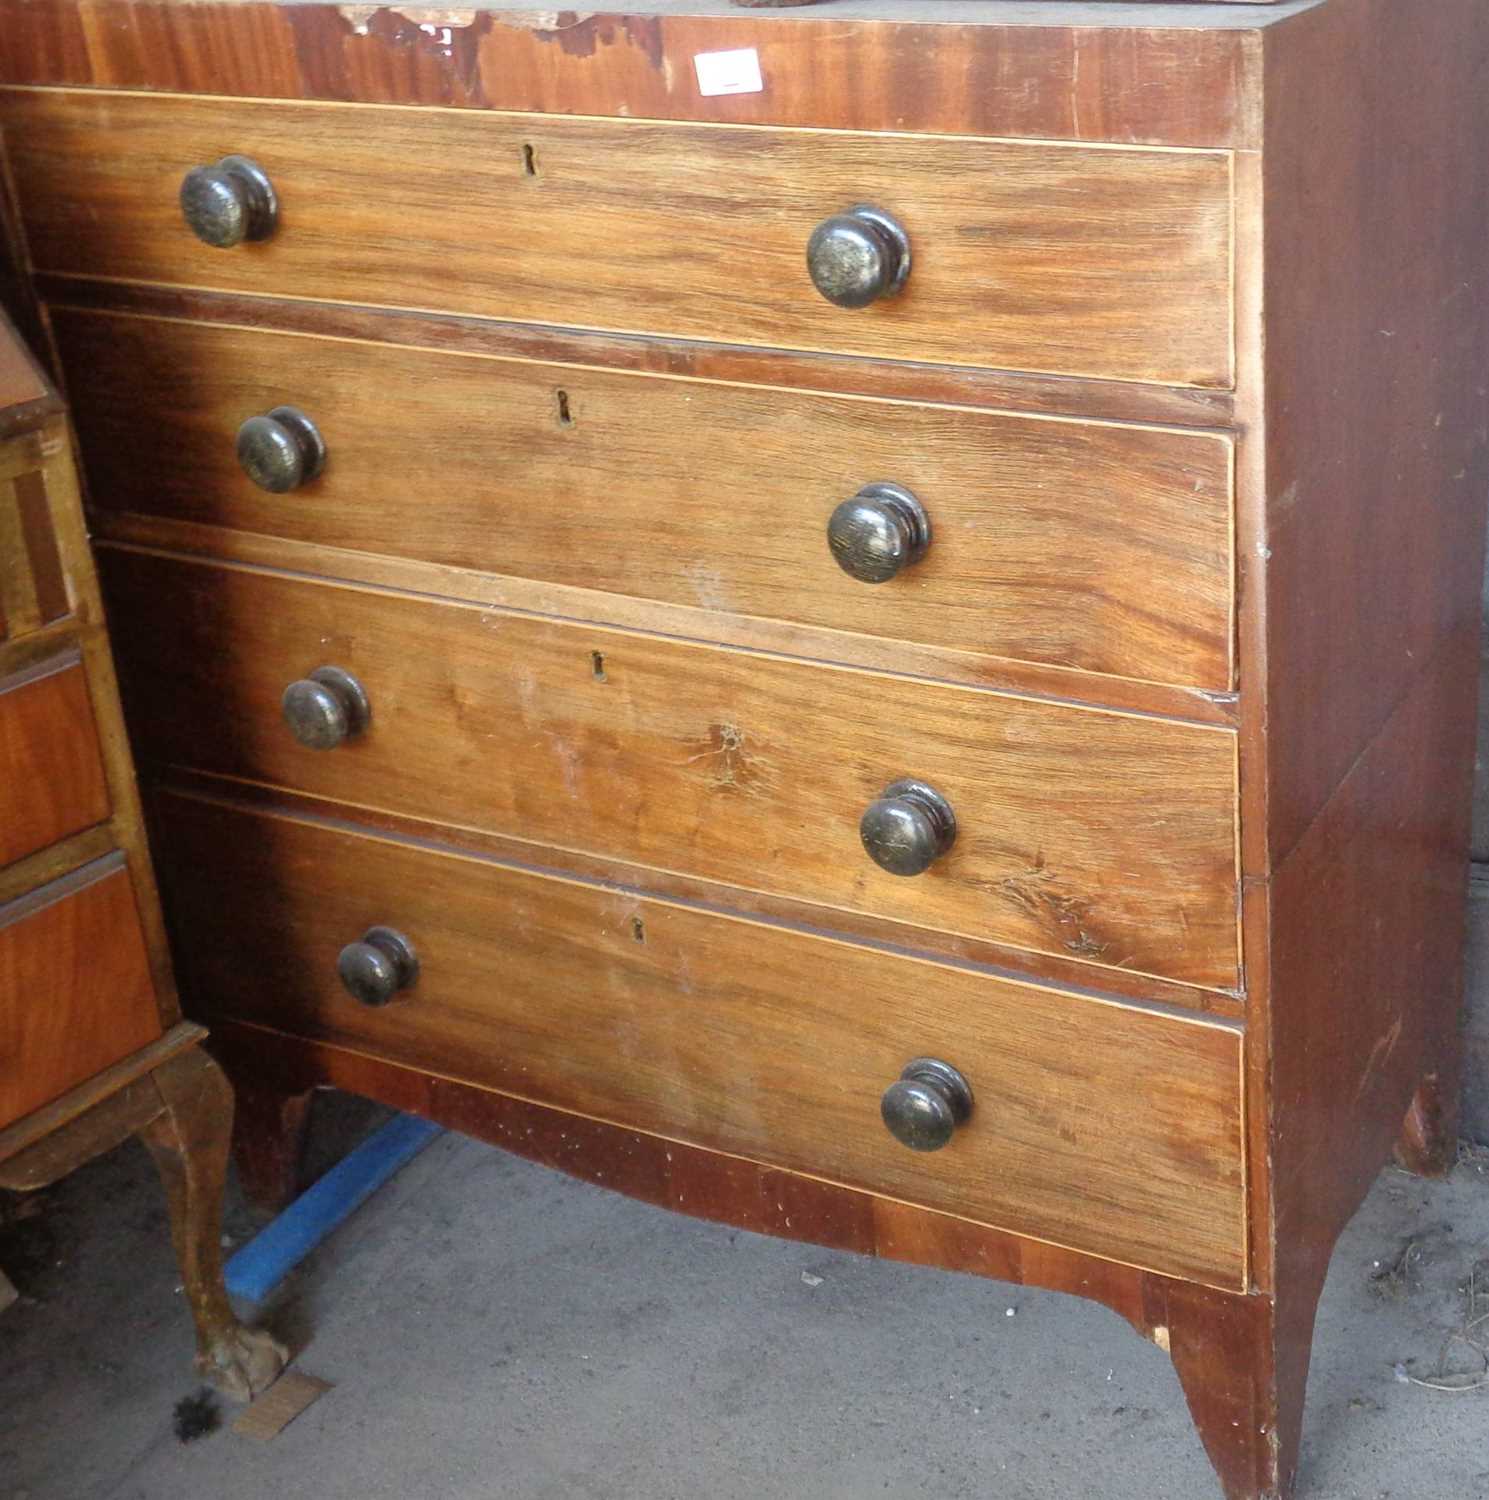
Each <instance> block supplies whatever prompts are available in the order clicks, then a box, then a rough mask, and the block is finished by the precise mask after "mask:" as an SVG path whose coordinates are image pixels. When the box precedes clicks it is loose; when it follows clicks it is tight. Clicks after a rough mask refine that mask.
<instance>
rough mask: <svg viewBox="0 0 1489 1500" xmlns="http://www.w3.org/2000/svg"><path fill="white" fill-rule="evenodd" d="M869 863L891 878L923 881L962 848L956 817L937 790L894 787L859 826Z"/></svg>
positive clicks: (911, 784)
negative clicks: (952, 850)
mask: <svg viewBox="0 0 1489 1500" xmlns="http://www.w3.org/2000/svg"><path fill="white" fill-rule="evenodd" d="M858 833H859V837H860V838H862V839H863V847H864V848H865V849H867V850H868V852H869V858H870V859H872V860H873V861H874V863H875V864H876V865H878V866H879V868H880V869H881V870H888V871H889V873H890V874H891V875H923V874H925V872H926V871H927V870H928V869H930V867H931V866H932V865H933V864H934V863H935V862H936V861H937V860H938V859H940V858H941V856H942V855H943V854H945V853H946V851H947V850H948V849H950V848H951V846H952V845H953V844H954V843H955V842H956V815H955V814H954V813H953V812H952V810H951V804H950V803H949V802H948V801H947V800H946V798H945V797H943V796H942V795H941V794H940V792H938V791H936V790H935V788H934V787H928V786H927V785H926V784H925V783H924V782H923V781H914V780H911V779H906V780H904V781H894V782H891V783H890V784H889V785H888V786H887V787H885V788H884V795H883V796H882V797H880V798H878V799H877V800H876V801H874V802H871V803H869V805H868V807H867V808H866V809H865V810H864V815H863V817H862V818H861V819H860V820H859V824H858Z"/></svg>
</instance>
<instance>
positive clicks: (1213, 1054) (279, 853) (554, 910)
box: [159, 795, 1245, 1286]
mask: <svg viewBox="0 0 1489 1500" xmlns="http://www.w3.org/2000/svg"><path fill="white" fill-rule="evenodd" d="M159 811H160V814H161V817H160V828H161V832H162V834H163V836H164V839H165V845H166V848H167V849H168V851H169V855H170V857H169V859H168V860H167V861H166V862H165V868H166V870H167V871H168V872H175V874H176V877H177V878H176V881H175V886H176V889H175V890H173V891H169V892H168V894H169V895H170V896H171V903H172V908H173V912H172V914H173V917H174V919H175V927H176V931H177V935H178V939H179V948H178V954H179V960H180V967H181V974H182V982H183V984H184V985H185V986H187V988H188V991H189V994H190V996H191V998H192V999H193V1000H194V1001H195V1002H196V1003H197V1004H201V1005H205V1006H208V1007H209V1008H210V1009H211V1010H212V1011H213V1013H214V1014H216V1015H219V1016H227V1017H232V1018H235V1019H237V1020H242V1021H250V1022H256V1023H258V1024H261V1025H267V1026H270V1027H273V1028H275V1029H276V1030H279V1031H282V1032H286V1033H288V1034H290V1035H294V1036H301V1037H311V1038H315V1039H319V1040H324V1041H329V1042H332V1043H338V1044H340V1045H343V1046H349V1047H353V1048H356V1049H358V1050H361V1051H368V1052H372V1053H375V1054H377V1055H379V1056H382V1057H386V1058H389V1059H391V1060H393V1061H395V1062H400V1063H403V1064H405V1065H407V1066H410V1067H416V1068H419V1069H422V1070H427V1071H432V1072H435V1073H440V1074H444V1075H447V1076H449V1077H453V1078H458V1079H462V1080H465V1081H467V1082H472V1083H478V1084H484V1085H486V1086H487V1087H490V1088H494V1089H498V1090H501V1091H502V1092H505V1093H510V1094H516V1095H519V1096H521V1097H523V1098H527V1099H532V1100H536V1101H538V1102H540V1103H543V1104H547V1105H552V1106H556V1107H558V1108H560V1109H568V1110H572V1111H576V1112H578V1113H581V1114H585V1115H590V1116H593V1117H596V1118H600V1119H605V1120H610V1121H614V1122H616V1123H618V1124H622V1125H627V1126H630V1127H633V1128H635V1129H640V1130H645V1131H649V1132H651V1133H653V1134H657V1135H662V1136H667V1137H671V1138H673V1139H676V1140H682V1141H687V1142H690V1143H692V1144H695V1145H700V1146H704V1147H707V1148H710V1149H713V1150H718V1151H725V1152H729V1153H732V1154H735V1155H739V1156H745V1157H748V1158H751V1159H753V1160H756V1161H763V1162H767V1163H769V1164H771V1165H773V1166H780V1167H786V1168H790V1169H794V1170H797V1171H802V1172H807V1173H810V1174H811V1175H813V1176H816V1177H824V1178H827V1179H829V1180H832V1181H837V1182H842V1183H845V1184H847V1185H849V1186H852V1187H858V1188H863V1189H866V1190H868V1191H870V1192H876V1193H883V1194H887V1195H889V1196H891V1197H895V1198H899V1199H902V1200H904V1201H906V1202H910V1203H916V1204H921V1205H924V1206H925V1207H928V1208H934V1209H939V1210H941V1211H943V1212H947V1213H952V1214H957V1215H960V1216H962V1217H964V1218H969V1219H974V1220H977V1221H979V1222H982V1223H988V1224H994V1225H997V1226H999V1227H1002V1228H1008V1229H1013V1230H1016V1231H1018V1232H1020V1233H1023V1234H1029V1235H1033V1236H1035V1237H1037V1238H1041V1239H1048V1240H1053V1241H1054V1242H1056V1243H1059V1244H1066V1245H1072V1246H1075V1247H1078V1248H1084V1249H1088V1250H1094V1251H1097V1252H1099V1253H1101V1254H1103V1255H1107V1256H1111V1257H1114V1258H1116V1259H1121V1260H1128V1261H1131V1262H1132V1263H1134V1264H1137V1265H1142V1266H1148V1267H1152V1268H1153V1269H1155V1270H1160V1271H1164V1272H1167V1273H1169V1274H1172V1275H1184V1276H1194V1277H1197V1278H1199V1279H1201V1280H1206V1281H1210V1282H1211V1283H1213V1284H1216V1285H1225V1286H1237V1285H1239V1284H1241V1283H1242V1281H1243V1279H1244V1267H1245V1205H1244V1198H1245V1192H1244V1173H1243V1167H1242V1162H1243V1157H1242V1129H1241V1127H1242V1102H1241V1091H1240V1083H1241V1068H1240V1063H1241V1037H1240V1035H1239V1034H1238V1033H1237V1032H1235V1031H1233V1030H1229V1029H1227V1028H1224V1027H1219V1026H1213V1025H1208V1024H1203V1023H1199V1022H1191V1021H1183V1020H1178V1019H1176V1018H1174V1017H1172V1016H1165V1015H1157V1014H1154V1013H1152V1012H1150V1011H1144V1010H1140V1009H1137V1008H1135V1007H1130V1006H1123V1005H1114V1004H1108V1003H1105V1002H1101V1001H1096V1000H1090V999H1084V998H1081V997H1077V996H1074V995H1068V994H1061V993H1058V992H1056V991H1052V990H1047V989H1041V988H1037V987H1034V986H1031V985H1021V984H1014V983H1010V982H1007V981H1004V980H1000V979H994V978H991V977H988V976H986V975H982V974H976V973H970V972H967V971H965V970H959V969H952V968H945V967H942V966H940V965H937V964H929V963H924V962H921V961H918V960H915V959H910V958H903V957H898V956H894V955H890V954H885V953H878V952H874V951H872V950H869V949H865V948H861V947H858V946H856V945H854V944H851V943H843V942H838V941H835V940H832V939H829V938H822V937H814V936H809V935H806V934H804V933H801V932H796V931H792V930H789V929H782V928H780V927H774V926H768V925H763V924H759V923H755V922H747V921H739V920H734V919H730V918H727V917H721V916H718V915H714V914H711V913H706V912H701V911H698V910H695V909H690V908H688V907H684V906H678V905H673V904H671V903H668V902H664V901H656V900H645V899H641V898H639V897H637V896H635V895H633V894H631V893H628V892H625V891H620V890H614V889H604V888H600V887H596V886H594V885H590V884H587V883H582V882H577V881H571V880H562V879H554V878H551V877H545V876H540V875H535V874H533V873H531V872H528V871H523V870H515V869H512V868H510V867H507V866H503V865H500V864H496V863H493V862H490V861H486V860H479V859H471V858H466V857H463V856H459V855H455V854H452V853H450V852H447V851H445V852H442V851H439V850H436V849H431V848H430V847H429V846H428V845H424V844H420V845H417V846H415V845H410V844H408V843H405V842H401V841H396V840H390V839H386V838H377V837H367V836H365V835H359V834H356V833H352V832H348V831H344V830H338V829H334V828H328V827H326V826H324V825H319V824H316V823H312V822H306V821H301V820H299V819H292V818H287V817H279V816H262V815H257V814H245V813H243V812H241V811H236V810H232V809H230V808H228V807H225V806H221V805H217V804H214V803H209V802H203V801H199V800H197V799H195V798H189V797H178V796H173V795H165V796H163V797H162V798H161V799H160V802H159ZM246 891H251V892H252V893H253V895H254V899H253V900H252V901H249V902H245V901H243V900H242V899H241V898H242V893H243V892H246ZM369 929H372V930H373V931H372V938H373V940H372V941H368V940H367V938H366V937H364V934H367V933H368V932H369ZM379 929H381V930H379ZM379 944H381V945H382V946H381V947H379ZM395 945H402V949H403V951H402V953H401V955H400V957H401V960H402V962H401V966H400V965H395V966H394V968H393V969H390V970H389V977H388V981H387V984H386V985H385V986H384V987H383V988H380V989H377V990H376V991H375V992H374V991H373V990H372V988H371V986H370V984H369V975H370V973H371V970H370V969H369V961H370V962H371V963H375V962H376V959H375V957H374V956H373V955H370V954H369V953H368V952H367V951H366V950H367V949H373V950H375V952H383V953H385V954H386V953H388V952H395V951H396V947H395ZM348 946H351V948H352V951H351V952H350V953H345V952H344V951H343V950H344V949H345V948H346V947H348ZM410 953H411V954H412V960H413V962H412V963H410V962H409V954H410ZM414 964H416V965H417V972H415V970H414V967H413V965H414ZM343 966H345V967H346V968H347V970H348V973H349V975H350V977H351V978H352V980H353V982H354V983H361V984H363V985H364V986H367V988H365V989H364V995H365V996H366V998H368V999H371V1000H381V1001H382V1002H383V1003H381V1004H359V1003H358V1001H357V1000H356V999H353V998H352V995H351V994H350V993H349V992H348V990H347V989H346V988H345V987H344V986H343V984H342V982H340V980H339V978H338V970H339V969H341V968H342V967H343ZM400 984H401V985H402V987H401V988H398V987H396V986H398V985H400ZM919 1056H931V1057H934V1058H936V1059H937V1060H938V1061H941V1062H944V1063H949V1064H950V1065H951V1066H952V1067H954V1068H956V1069H957V1070H958V1071H959V1072H961V1073H962V1074H963V1075H964V1077H965V1079H966V1080H967V1082H968V1083H969V1084H970V1086H971V1091H972V1095H973V1099H972V1108H971V1112H970V1115H969V1116H968V1117H967V1118H966V1119H965V1120H964V1122H963V1123H962V1124H961V1125H960V1126H958V1127H957V1128H956V1129H955V1130H954V1131H952V1132H950V1135H949V1139H945V1137H944V1136H943V1137H942V1139H943V1140H944V1141H945V1143H944V1144H943V1145H942V1146H941V1148H940V1149H936V1150H929V1151H911V1150H908V1149H907V1148H906V1147H905V1146H903V1145H901V1144H900V1143H899V1142H898V1141H897V1140H895V1139H894V1138H893V1137H892V1136H891V1135H890V1133H889V1132H888V1130H886V1128H885V1125H884V1124H883V1122H882V1121H881V1118H880V1099H881V1096H882V1095H883V1093H884V1092H885V1090H886V1089H887V1088H888V1087H889V1086H890V1085H892V1084H893V1083H894V1082H895V1080H896V1079H897V1078H898V1076H899V1074H900V1072H901V1070H902V1069H903V1068H904V1067H905V1065H906V1064H907V1063H909V1062H910V1061H911V1060H912V1059H914V1058H916V1057H919Z"/></svg>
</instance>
